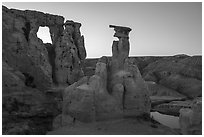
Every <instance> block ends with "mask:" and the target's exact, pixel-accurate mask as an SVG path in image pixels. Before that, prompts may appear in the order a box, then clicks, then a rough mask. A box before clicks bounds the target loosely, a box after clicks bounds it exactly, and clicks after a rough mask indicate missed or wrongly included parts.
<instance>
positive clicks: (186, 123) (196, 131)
mask: <svg viewBox="0 0 204 137" xmlns="http://www.w3.org/2000/svg"><path fill="white" fill-rule="evenodd" d="M179 123H180V127H181V133H182V134H184V135H201V134H202V98H196V99H195V100H194V101H193V103H192V104H191V108H183V109H181V110H180V116H179Z"/></svg>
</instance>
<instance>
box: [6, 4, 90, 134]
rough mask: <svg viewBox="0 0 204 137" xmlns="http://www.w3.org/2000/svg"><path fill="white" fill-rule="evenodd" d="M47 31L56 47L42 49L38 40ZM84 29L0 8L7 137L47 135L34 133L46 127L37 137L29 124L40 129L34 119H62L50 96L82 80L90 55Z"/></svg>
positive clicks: (58, 19)
mask: <svg viewBox="0 0 204 137" xmlns="http://www.w3.org/2000/svg"><path fill="white" fill-rule="evenodd" d="M44 26H47V27H48V28H49V30H50V36H51V39H52V43H47V44H44V43H43V41H42V40H41V39H39V38H38V37H37V32H38V29H39V27H44ZM64 26H65V28H64ZM80 26H81V24H80V23H76V22H73V21H67V22H65V23H64V17H62V16H58V15H51V14H47V13H42V12H38V11H30V10H25V11H21V10H16V9H8V8H6V7H5V6H2V34H3V35H2V60H3V61H2V62H3V64H2V68H3V73H2V74H3V81H2V87H3V88H2V89H3V91H2V96H3V98H2V99H3V119H4V122H3V134H45V133H44V132H46V130H47V129H46V130H44V131H43V133H41V132H37V133H36V131H37V130H39V129H40V128H42V127H40V126H38V128H39V129H36V130H35V131H33V130H32V128H31V126H30V124H31V125H32V124H33V122H34V124H36V122H37V121H36V120H35V119H36V118H37V119H42V118H43V117H46V118H47V119H50V118H51V120H52V117H54V116H56V115H57V114H58V113H59V110H57V106H56V105H57V102H56V100H54V97H53V96H50V95H48V94H47V91H48V90H50V89H52V88H53V87H54V86H55V85H60V84H66V85H70V84H72V83H74V82H75V81H77V80H78V79H79V78H80V77H81V76H83V71H82V69H81V64H82V63H83V60H84V59H85V57H86V51H85V47H84V37H83V36H81V33H80ZM25 119H27V121H28V119H29V121H31V123H30V122H27V121H25ZM41 121H44V119H43V120H38V122H41ZM45 121H46V120H45ZM45 121H44V123H46V122H48V121H46V122H45ZM49 122H50V121H49ZM14 123H15V124H14ZM19 124H20V125H25V126H22V127H21V126H19ZM38 124H39V123H38ZM9 125H12V126H9ZM40 125H43V124H40ZM16 126H17V127H16Z"/></svg>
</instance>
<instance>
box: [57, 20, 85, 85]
mask: <svg viewBox="0 0 204 137" xmlns="http://www.w3.org/2000/svg"><path fill="white" fill-rule="evenodd" d="M80 26H81V24H80V23H77V22H73V21H66V22H65V29H64V31H63V33H62V36H61V37H60V38H59V39H58V40H57V42H56V47H55V53H56V58H55V68H56V71H55V75H56V81H57V83H59V84H68V85H70V84H73V83H74V82H75V81H77V80H78V79H79V78H81V77H83V76H84V74H83V71H82V69H81V61H83V60H84V59H85V57H86V51H85V48H84V37H83V36H81V33H80V30H79V28H80Z"/></svg>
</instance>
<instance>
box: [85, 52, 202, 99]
mask: <svg viewBox="0 0 204 137" xmlns="http://www.w3.org/2000/svg"><path fill="white" fill-rule="evenodd" d="M129 60H131V62H132V63H133V64H136V65H137V66H138V68H139V70H140V72H141V74H142V77H143V78H144V80H145V81H151V82H155V84H154V85H153V84H151V82H150V83H148V85H149V86H150V88H151V89H153V88H152V87H156V86H157V87H156V88H157V89H158V87H161V89H159V90H163V87H164V88H166V89H165V92H166V90H169V91H170V90H171V91H172V92H173V93H175V92H177V93H179V94H182V95H184V96H187V97H189V98H192V99H193V98H195V97H197V96H201V95H202V89H201V87H202V84H201V83H202V56H187V55H175V56H167V57H162V56H160V57H151V56H147V57H129ZM95 62H96V59H87V60H85V66H84V73H85V74H86V75H92V74H93V72H94V68H93V66H95ZM153 90H155V89H153ZM152 92H154V91H152ZM158 93H159V96H161V95H162V93H160V92H158ZM164 94H166V93H164ZM154 95H156V94H154ZM169 95H173V94H169Z"/></svg>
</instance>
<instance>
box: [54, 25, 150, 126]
mask: <svg viewBox="0 0 204 137" xmlns="http://www.w3.org/2000/svg"><path fill="white" fill-rule="evenodd" d="M110 27H114V29H115V31H116V33H115V34H114V36H116V37H118V38H119V41H114V42H113V45H112V49H113V50H112V52H113V56H112V58H111V60H109V59H108V58H107V57H105V56H104V57H101V58H100V59H99V60H98V62H97V64H96V69H95V74H94V75H93V76H91V77H83V78H82V79H80V80H79V81H78V82H75V83H74V84H72V85H70V86H69V87H67V88H66V89H65V91H64V95H63V110H62V116H60V117H61V118H63V117H66V116H71V117H72V119H73V122H74V120H77V121H81V122H93V121H100V120H107V119H115V118H123V117H137V116H141V115H149V113H150V99H149V95H148V89H147V86H146V84H145V82H144V81H143V79H142V77H141V74H140V72H139V70H138V68H137V66H135V65H133V64H132V63H131V62H130V61H129V60H128V55H129V36H128V34H129V32H130V31H131V29H130V28H127V27H121V26H112V25H111V26H110ZM56 123H57V122H56ZM62 125H63V124H62ZM56 127H57V126H56ZM58 127H59V126H58Z"/></svg>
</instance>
